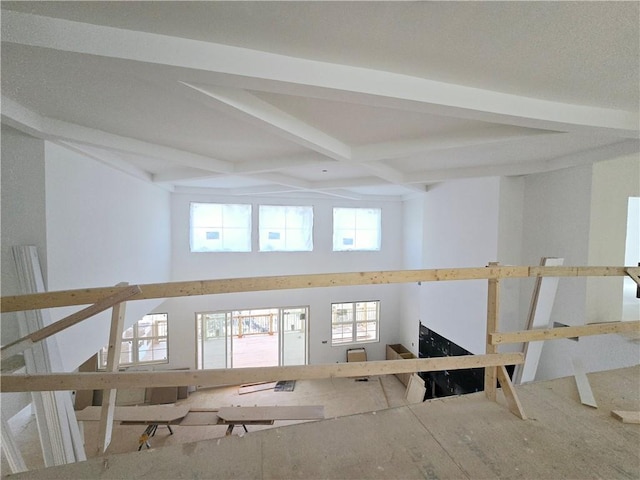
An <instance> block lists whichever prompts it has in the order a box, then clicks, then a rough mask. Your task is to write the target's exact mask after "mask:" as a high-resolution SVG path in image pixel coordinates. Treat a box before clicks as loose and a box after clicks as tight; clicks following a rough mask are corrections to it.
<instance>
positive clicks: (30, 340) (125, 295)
mask: <svg viewBox="0 0 640 480" xmlns="http://www.w3.org/2000/svg"><path fill="white" fill-rule="evenodd" d="M138 293H140V287H138V286H137V285H132V286H129V287H124V288H122V289H121V290H118V291H117V292H116V293H113V294H112V295H109V296H108V297H106V298H102V299H101V300H99V301H98V302H97V303H94V304H93V305H91V306H89V307H87V308H83V309H82V310H80V311H79V312H76V313H72V314H71V315H69V316H67V317H65V318H63V319H61V320H58V321H57V322H54V323H52V324H51V325H47V326H46V327H44V328H41V329H40V330H36V331H35V332H33V333H30V334H29V335H26V336H24V337H22V338H19V339H18V340H16V341H14V342H11V343H9V344H7V345H5V346H3V347H2V348H0V355H1V358H2V360H4V359H5V358H9V357H10V356H12V355H16V354H18V353H20V352H23V351H24V350H26V349H27V348H29V347H31V346H32V345H33V344H34V343H36V342H39V341H41V340H44V339H45V338H48V337H50V336H51V335H54V334H56V333H58V332H61V331H62V330H65V329H67V328H69V327H71V326H72V325H75V324H76V323H80V322H82V321H83V320H86V319H87V318H89V317H92V316H94V315H96V314H98V313H100V312H104V311H105V310H107V309H108V308H111V307H113V306H114V305H118V304H119V303H122V302H124V301H125V300H127V299H129V298H131V297H133V296H134V295H136V294H138Z"/></svg>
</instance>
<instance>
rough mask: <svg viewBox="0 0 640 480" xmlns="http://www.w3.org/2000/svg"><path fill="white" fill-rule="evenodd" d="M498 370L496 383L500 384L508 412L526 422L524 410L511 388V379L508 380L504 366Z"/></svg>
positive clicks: (514, 390) (513, 389)
mask: <svg viewBox="0 0 640 480" xmlns="http://www.w3.org/2000/svg"><path fill="white" fill-rule="evenodd" d="M497 368H498V381H499V382H500V386H501V387H502V393H504V398H505V399H506V400H507V405H508V406H509V410H510V411H511V413H513V414H514V415H515V416H516V417H518V418H521V419H522V420H526V419H527V416H526V415H525V414H524V410H523V408H522V404H521V403H520V399H519V398H518V394H517V393H516V389H515V388H513V383H511V379H510V378H509V373H508V372H507V369H506V368H505V367H504V365H501V366H499V367H497Z"/></svg>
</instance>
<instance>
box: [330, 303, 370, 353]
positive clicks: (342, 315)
mask: <svg viewBox="0 0 640 480" xmlns="http://www.w3.org/2000/svg"><path fill="white" fill-rule="evenodd" d="M379 319H380V302H379V301H378V300H376V301H370V302H350V303H332V304H331V345H342V344H345V343H368V342H377V341H378V323H379Z"/></svg>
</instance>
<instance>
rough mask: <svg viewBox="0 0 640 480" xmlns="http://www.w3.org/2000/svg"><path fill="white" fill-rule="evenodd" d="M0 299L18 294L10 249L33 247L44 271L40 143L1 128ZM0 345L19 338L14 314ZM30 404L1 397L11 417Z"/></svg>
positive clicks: (18, 396)
mask: <svg viewBox="0 0 640 480" xmlns="http://www.w3.org/2000/svg"><path fill="white" fill-rule="evenodd" d="M1 173H2V199H1V205H2V241H1V243H0V246H1V249H2V282H1V284H0V285H1V287H2V296H5V295H18V294H20V293H21V292H20V286H19V282H18V278H17V271H16V266H15V262H14V260H13V254H12V251H11V247H12V246H14V245H35V246H36V247H37V248H38V254H39V256H40V260H41V263H42V268H43V270H44V271H46V258H47V256H46V243H47V241H46V229H45V190H44V183H45V168H44V142H43V141H42V140H39V139H37V138H34V137H31V136H29V135H25V134H23V133H21V132H18V131H17V130H14V129H12V128H10V127H6V126H5V125H3V126H2V172H1ZM0 331H1V334H2V337H1V338H2V340H1V342H2V344H3V345H5V344H7V343H9V342H11V341H13V340H16V339H17V338H19V337H20V332H19V330H18V317H17V315H16V314H15V313H3V314H2V328H1V330H0ZM30 401H31V396H30V394H28V393H15V394H6V393H3V394H2V411H3V414H4V415H5V416H6V418H11V417H12V416H13V415H15V414H16V413H17V412H18V411H19V410H20V409H22V408H23V407H24V405H26V404H27V403H29V402H30Z"/></svg>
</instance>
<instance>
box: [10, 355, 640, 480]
mask: <svg viewBox="0 0 640 480" xmlns="http://www.w3.org/2000/svg"><path fill="white" fill-rule="evenodd" d="M588 377H589V381H590V384H591V387H592V390H593V393H594V396H595V398H596V400H597V402H598V408H597V409H596V408H591V407H586V406H584V405H582V404H581V403H580V401H579V396H578V392H577V389H576V385H575V380H574V379H573V377H568V378H564V379H557V380H552V381H547V382H540V383H533V384H527V385H522V386H518V387H517V392H518V394H519V396H520V399H521V401H522V404H523V407H524V409H525V411H526V413H527V415H528V417H529V419H528V420H526V421H523V420H520V419H518V418H516V417H515V416H514V415H512V414H511V413H509V412H508V410H507V409H506V408H505V407H504V405H502V403H503V402H502V401H501V402H499V403H495V402H490V401H488V400H487V399H486V398H485V396H484V394H483V393H482V392H480V393H476V394H471V395H464V396H459V397H448V398H444V399H438V400H433V401H428V402H424V403H419V404H415V405H410V406H398V407H393V404H394V403H395V401H396V398H395V393H392V394H391V395H389V393H387V396H388V398H389V404H390V405H392V408H384V403H385V401H384V399H383V398H384V396H383V397H382V400H381V399H380V397H378V396H377V395H376V398H377V400H372V399H370V398H368V397H369V395H371V394H374V391H380V388H379V387H380V383H379V382H378V386H377V387H376V382H375V381H374V380H373V378H372V379H371V380H370V381H369V382H368V383H357V382H351V383H348V382H345V383H344V385H343V384H342V382H337V383H336V381H335V380H326V381H323V383H324V387H325V389H326V390H325V389H322V390H325V396H324V397H315V399H316V400H321V401H317V402H313V403H323V402H330V401H331V399H332V396H333V395H342V394H341V393H338V392H339V391H341V390H342V388H340V387H342V386H344V387H345V393H344V397H343V398H344V400H347V399H349V400H348V401H347V402H346V403H347V407H350V408H351V409H352V410H354V411H356V410H358V409H359V407H360V406H363V407H364V406H365V405H366V408H372V410H371V411H369V412H368V413H359V414H354V415H349V416H346V417H336V418H333V417H331V415H332V413H330V412H331V411H332V410H331V409H330V408H329V411H328V415H327V416H328V417H331V418H327V419H326V420H324V421H319V422H309V423H304V424H300V425H291V426H285V427H277V428H271V429H269V430H264V431H250V432H249V433H248V434H244V435H243V436H238V435H233V436H231V437H222V438H217V439H216V438H214V439H210V440H204V441H201V442H194V443H186V444H181V445H173V446H167V447H165V448H153V449H151V450H146V451H143V452H140V453H138V452H136V453H126V454H122V455H109V456H107V457H104V458H95V459H92V460H89V461H87V462H82V463H77V464H72V465H66V466H61V467H54V468H50V469H43V470H38V471H32V472H25V473H24V474H17V475H15V478H20V479H22V478H25V479H27V478H29V479H53V478H59V479H73V478H77V479H93V478H104V479H115V478H118V479H125V478H132V479H133V478H135V479H142V478H150V479H163V478H167V479H179V478H190V479H204V478H220V479H232V478H256V479H270V478H303V479H316V478H336V479H364V478H380V479H391V478H394V479H395V478H416V479H418V478H421V479H424V478H434V479H435V478H440V479H445V478H451V479H476V478H501V479H519V478H530V479H560V478H571V479H591V478H594V479H596V478H599V479H603V478H604V479H629V480H631V479H634V480H635V479H638V478H640V426H638V425H632V424H623V423H621V422H620V421H618V420H616V419H615V418H613V417H612V416H611V410H628V411H638V410H640V366H636V367H630V368H626V369H620V370H613V371H609V372H599V373H592V374H589V375H588ZM386 380H388V379H384V380H383V381H382V384H383V385H384V386H385V387H386V386H387V382H386ZM390 380H395V379H394V378H393V377H390ZM391 383H392V382H391ZM304 385H305V383H304V382H300V389H299V390H298V388H296V390H298V392H299V393H305V392H306V394H307V395H313V394H315V395H321V393H320V390H317V391H315V392H314V390H313V388H312V387H311V386H308V388H307V387H304ZM359 389H360V391H359V393H358V394H355V392H358V390H359ZM400 390H402V389H400ZM394 391H395V392H397V391H398V390H394ZM347 392H350V393H347ZM269 395H271V396H272V397H271V398H274V397H273V396H275V395H281V393H270V394H269ZM193 398H195V397H193ZM229 398H230V399H231V398H233V399H234V400H236V398H235V397H233V394H232V396H231V397H229ZM281 398H285V397H281ZM290 398H293V395H292V396H291V397H290ZM500 398H501V399H502V397H501V395H500ZM189 400H192V399H189ZM245 402H246V403H245ZM283 402H284V400H283ZM349 402H351V403H349ZM234 403H235V402H234ZM242 403H243V404H245V405H246V404H251V400H249V399H247V400H242ZM283 404H284V403H283ZM378 408H381V409H378ZM334 412H335V410H334ZM214 428H219V427H214ZM155 442H157V445H158V446H159V445H160V443H159V442H160V440H159V439H158V440H156V441H155ZM154 446H155V445H154ZM13 477H14V476H11V478H13Z"/></svg>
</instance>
